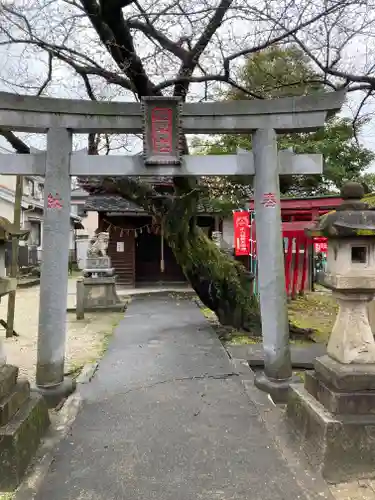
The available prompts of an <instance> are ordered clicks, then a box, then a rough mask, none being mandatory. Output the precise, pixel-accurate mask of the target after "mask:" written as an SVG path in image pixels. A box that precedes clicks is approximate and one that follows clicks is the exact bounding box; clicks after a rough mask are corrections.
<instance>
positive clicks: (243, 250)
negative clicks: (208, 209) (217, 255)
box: [233, 210, 250, 256]
mask: <svg viewBox="0 0 375 500" xmlns="http://www.w3.org/2000/svg"><path fill="white" fill-rule="evenodd" d="M233 224H234V251H235V254H236V255H237V256H239V255H249V254H250V226H249V224H250V217H249V212H247V211H245V210H243V211H241V212H233Z"/></svg>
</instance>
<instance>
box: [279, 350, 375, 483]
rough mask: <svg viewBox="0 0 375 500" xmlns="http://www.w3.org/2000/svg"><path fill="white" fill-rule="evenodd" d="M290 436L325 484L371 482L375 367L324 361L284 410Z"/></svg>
mask: <svg viewBox="0 0 375 500" xmlns="http://www.w3.org/2000/svg"><path fill="white" fill-rule="evenodd" d="M287 419H288V421H289V423H290V424H291V425H290V426H289V429H290V432H291V436H292V437H293V438H294V441H295V443H296V444H297V445H298V446H299V447H300V448H301V449H302V450H303V451H304V452H305V454H306V455H307V458H308V460H309V461H310V463H311V464H312V465H313V466H315V467H316V468H318V469H319V470H320V471H321V472H322V474H323V477H324V478H325V479H326V480H327V481H329V482H333V483H335V482H341V481H349V480H352V479H358V478H363V477H366V478H368V477H375V365H373V364H355V363H351V364H343V363H339V362H338V361H336V360H334V359H332V358H330V357H329V356H323V357H321V358H317V359H316V362H315V371H313V372H307V373H306V376H305V384H304V386H302V384H297V385H293V386H292V387H291V392H290V396H289V401H288V406H287Z"/></svg>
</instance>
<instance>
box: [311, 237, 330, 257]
mask: <svg viewBox="0 0 375 500" xmlns="http://www.w3.org/2000/svg"><path fill="white" fill-rule="evenodd" d="M314 251H315V253H321V252H322V253H327V251H328V240H327V238H314Z"/></svg>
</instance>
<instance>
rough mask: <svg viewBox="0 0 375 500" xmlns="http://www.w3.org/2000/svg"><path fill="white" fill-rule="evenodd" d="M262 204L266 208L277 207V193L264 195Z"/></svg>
mask: <svg viewBox="0 0 375 500" xmlns="http://www.w3.org/2000/svg"><path fill="white" fill-rule="evenodd" d="M261 203H262V205H263V206H264V207H266V208H272V207H275V206H276V205H277V199H276V195H275V193H264V195H263V199H262V202H261Z"/></svg>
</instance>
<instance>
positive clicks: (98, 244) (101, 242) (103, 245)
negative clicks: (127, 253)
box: [87, 233, 109, 258]
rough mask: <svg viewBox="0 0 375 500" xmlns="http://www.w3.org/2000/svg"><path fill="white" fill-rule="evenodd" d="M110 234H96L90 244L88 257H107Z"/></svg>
mask: <svg viewBox="0 0 375 500" xmlns="http://www.w3.org/2000/svg"><path fill="white" fill-rule="evenodd" d="M108 243H109V233H97V234H95V235H94V236H93V237H92V238H91V240H90V243H89V247H88V249H87V257H91V258H92V257H107V248H108Z"/></svg>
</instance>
